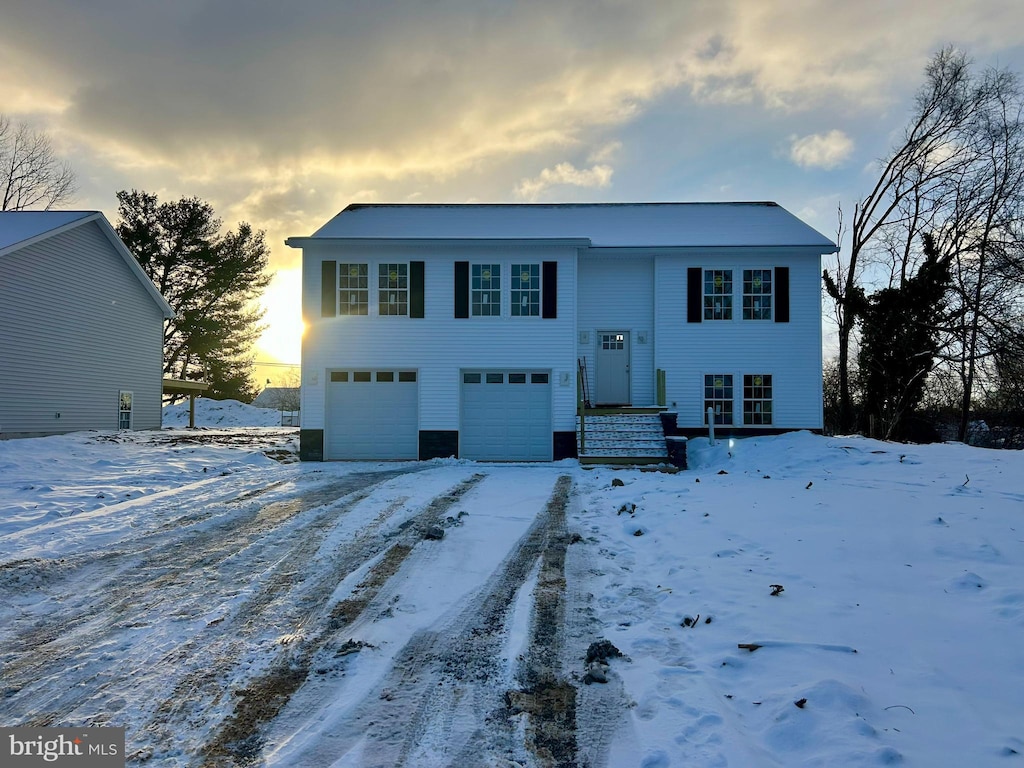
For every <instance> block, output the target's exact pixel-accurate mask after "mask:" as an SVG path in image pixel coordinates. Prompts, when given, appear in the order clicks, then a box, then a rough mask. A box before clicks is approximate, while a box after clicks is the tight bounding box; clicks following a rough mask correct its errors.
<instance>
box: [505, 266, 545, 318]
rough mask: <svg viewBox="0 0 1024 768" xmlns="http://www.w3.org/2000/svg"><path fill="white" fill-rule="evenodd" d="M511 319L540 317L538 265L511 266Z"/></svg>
mask: <svg viewBox="0 0 1024 768" xmlns="http://www.w3.org/2000/svg"><path fill="white" fill-rule="evenodd" d="M510 287H511V292H510V300H511V306H512V317H540V264H513V265H512V279H511V286H510Z"/></svg>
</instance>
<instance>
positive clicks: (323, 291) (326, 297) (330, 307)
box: [320, 261, 338, 317]
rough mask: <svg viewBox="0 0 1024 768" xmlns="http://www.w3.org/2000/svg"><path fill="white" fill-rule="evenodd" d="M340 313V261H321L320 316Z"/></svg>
mask: <svg viewBox="0 0 1024 768" xmlns="http://www.w3.org/2000/svg"><path fill="white" fill-rule="evenodd" d="M337 314H338V262H336V261H322V262H320V316H321V317H334V316H335V315H337Z"/></svg>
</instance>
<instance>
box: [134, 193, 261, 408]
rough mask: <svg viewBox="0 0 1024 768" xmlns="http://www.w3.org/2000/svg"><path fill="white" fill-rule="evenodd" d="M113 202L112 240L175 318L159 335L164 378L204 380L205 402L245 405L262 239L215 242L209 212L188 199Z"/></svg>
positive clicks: (248, 231) (255, 234) (246, 236)
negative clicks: (142, 272) (115, 210)
mask: <svg viewBox="0 0 1024 768" xmlns="http://www.w3.org/2000/svg"><path fill="white" fill-rule="evenodd" d="M117 200H118V223H117V234H118V235H119V236H120V237H121V239H122V240H123V241H124V244H125V245H126V246H127V247H128V249H129V250H130V251H131V252H132V253H133V254H134V255H135V258H136V259H138V261H139V264H140V265H141V266H142V268H143V270H145V272H146V274H147V275H149V277H150V279H152V280H153V282H154V283H156V285H157V287H158V288H159V289H160V292H161V293H162V294H163V295H164V298H166V299H167V301H168V303H169V304H170V305H171V307H172V308H173V309H174V311H175V314H176V316H175V318H174V319H172V320H170V321H168V322H167V324H166V326H165V328H164V375H166V376H168V377H171V378H176V379H191V380H205V381H207V382H209V384H210V389H209V390H208V391H207V394H208V395H209V396H210V397H214V398H220V399H222V398H232V399H236V400H242V401H243V402H250V401H252V399H253V398H254V397H255V396H256V394H257V391H258V390H257V387H256V384H255V381H254V380H253V356H252V345H253V343H254V342H255V341H256V338H257V337H258V336H259V334H260V332H261V331H262V330H263V328H262V326H261V325H260V320H261V319H262V316H263V311H262V310H261V309H259V308H258V307H257V306H256V301H257V300H258V299H259V297H260V295H261V294H262V293H263V290H264V289H265V288H266V287H267V284H268V283H269V282H270V275H268V274H267V273H266V267H267V257H268V250H267V246H266V244H265V242H264V239H263V232H262V231H258V230H253V229H252V227H250V226H249V225H248V224H246V223H241V224H239V225H238V228H237V229H236V230H234V231H228V232H226V233H224V234H221V221H220V220H219V219H218V218H216V216H215V214H214V211H213V207H212V206H211V205H210V204H209V203H206V202H204V201H202V200H199V199H198V198H194V197H190V198H182V199H181V200H178V201H176V202H169V203H160V202H158V200H157V196H156V195H153V194H149V193H147V192H141V191H136V190H132V191H131V192H127V191H121V192H118V193H117Z"/></svg>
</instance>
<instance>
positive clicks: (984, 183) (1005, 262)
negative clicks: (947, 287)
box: [944, 70, 1024, 440]
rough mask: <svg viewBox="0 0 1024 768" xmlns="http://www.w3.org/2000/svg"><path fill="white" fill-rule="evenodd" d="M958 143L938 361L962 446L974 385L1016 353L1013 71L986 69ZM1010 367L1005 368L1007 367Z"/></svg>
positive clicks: (1023, 134) (1023, 206)
mask: <svg viewBox="0 0 1024 768" xmlns="http://www.w3.org/2000/svg"><path fill="white" fill-rule="evenodd" d="M976 90H977V93H978V94H979V96H978V98H976V99H975V101H976V102H977V108H976V109H975V110H974V111H973V112H972V117H971V122H970V124H969V126H968V133H967V135H965V136H964V138H963V140H962V142H961V143H962V144H963V146H964V147H965V148H966V149H967V151H968V152H969V153H970V163H969V165H968V167H967V170H966V172H965V173H964V174H962V175H960V176H957V177H954V178H951V179H950V180H949V181H950V183H949V185H948V191H947V197H948V198H949V199H951V200H955V201H956V205H955V206H954V207H953V211H952V212H953V213H954V215H953V216H952V217H951V218H950V219H948V220H947V221H946V222H945V227H944V229H945V231H946V232H947V233H948V239H949V241H950V242H951V243H952V244H953V245H954V247H953V249H952V253H953V256H954V258H955V260H956V264H955V270H954V277H955V281H954V289H955V290H954V296H953V301H954V302H955V303H956V305H957V308H956V311H955V312H954V313H953V316H952V322H951V323H950V326H949V329H948V333H949V344H948V351H947V353H946V355H945V356H944V357H945V359H946V360H947V362H949V363H951V364H952V366H953V367H954V369H955V370H956V371H957V373H958V374H959V376H960V380H961V388H962V391H961V403H960V409H959V410H960V419H959V425H958V430H957V439H959V440H965V439H966V436H967V431H968V426H969V423H970V417H971V409H972V402H973V399H974V398H975V396H976V394H977V392H976V388H977V384H978V381H979V379H988V380H994V379H995V378H996V377H997V368H999V367H1002V368H1003V369H1004V370H1005V369H1006V367H1007V365H1008V363H1007V362H1006V361H1005V360H1000V359H999V358H1000V356H1003V355H1005V354H1007V350H1016V349H1019V344H1017V343H1016V341H1017V340H1018V339H1019V338H1020V336H1021V327H1020V304H1021V301H1022V300H1024V282H1022V280H1021V278H1022V277H1024V263H1022V257H1024V248H1022V241H1021V222H1022V218H1024V91H1022V88H1021V85H1020V80H1019V78H1018V76H1017V75H1016V74H1014V73H1011V72H1007V71H1005V70H988V71H987V72H985V73H984V74H983V75H982V77H981V78H980V79H979V82H978V86H977V89H976ZM1011 367H1012V366H1011Z"/></svg>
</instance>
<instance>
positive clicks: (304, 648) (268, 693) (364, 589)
mask: <svg viewBox="0 0 1024 768" xmlns="http://www.w3.org/2000/svg"><path fill="white" fill-rule="evenodd" d="M484 477H485V475H482V474H475V475H473V476H472V477H470V478H468V479H467V480H464V481H462V482H461V483H459V484H458V485H457V486H456V487H455V488H453V489H451V490H449V491H448V492H446V493H444V494H442V495H440V496H437V497H435V498H434V499H433V501H431V502H430V504H429V505H428V506H427V507H426V508H425V509H424V510H423V511H422V512H421V513H419V514H418V515H416V516H415V517H413V518H412V519H410V520H409V521H407V522H406V523H405V524H403V525H402V526H401V528H400V532H399V533H398V534H397V535H396V536H392V537H385V538H383V539H379V540H378V541H377V542H376V543H373V541H372V539H373V536H372V533H367V534H366V535H365V536H363V537H362V538H363V539H364V541H362V542H359V543H357V544H356V546H353V547H351V548H347V551H346V552H345V553H343V554H342V555H341V556H340V557H338V558H337V559H336V562H334V563H333V567H331V568H326V569H324V571H323V573H322V575H321V576H320V577H319V579H318V580H317V585H316V587H315V588H314V589H313V590H312V594H313V595H315V596H316V598H317V599H315V600H313V601H311V604H310V605H308V606H307V607H306V608H305V611H304V613H305V615H304V616H303V617H302V618H301V620H300V622H299V625H300V626H305V627H308V628H309V630H308V631H307V632H306V633H305V635H304V636H299V635H298V633H297V636H299V640H298V642H296V643H294V644H291V645H288V646H285V647H283V649H282V651H281V653H280V654H279V656H278V658H277V659H275V660H274V662H273V663H272V664H271V666H270V668H269V669H268V671H267V672H265V673H264V674H263V675H261V676H260V677H259V678H257V679H255V680H252V681H250V683H249V684H248V686H247V687H246V688H245V689H243V690H241V691H239V692H238V694H237V699H236V702H235V705H234V709H233V711H232V713H231V715H230V716H229V717H228V718H227V719H226V720H225V721H224V722H223V723H222V724H221V726H220V728H219V729H218V731H217V733H216V734H214V735H213V737H212V738H211V739H209V740H208V741H207V742H206V744H205V745H204V746H203V747H202V748H201V750H200V754H201V756H202V760H203V762H202V764H203V765H204V766H210V768H221V767H222V766H229V765H249V764H251V763H253V762H255V761H257V760H258V758H259V754H260V752H261V751H262V748H263V727H264V726H265V725H266V724H267V723H269V722H270V721H271V720H273V719H274V718H275V717H276V716H277V714H278V713H279V712H280V711H281V709H282V708H283V707H284V706H285V705H286V704H287V703H288V701H289V700H290V698H291V696H292V694H294V693H295V691H297V690H298V689H299V687H300V686H301V685H302V684H303V682H305V680H306V678H307V676H308V675H309V672H310V668H311V666H312V663H313V659H314V657H315V656H316V654H317V653H318V652H319V651H320V650H321V649H323V648H324V647H325V646H326V645H327V644H328V643H329V642H331V641H334V640H336V639H337V634H338V633H339V632H340V631H342V630H343V629H344V628H345V627H347V626H348V625H350V624H351V623H352V622H354V621H355V620H356V619H357V618H358V617H359V616H360V615H361V614H362V612H363V611H364V610H365V609H366V607H367V605H368V604H369V603H370V602H371V601H372V600H373V598H374V597H375V596H376V595H377V594H378V593H379V592H380V590H381V588H382V587H383V586H384V585H385V584H386V583H387V581H388V580H389V579H390V578H391V577H392V576H394V574H395V573H396V572H397V571H398V569H399V568H400V567H401V565H402V563H403V562H404V560H405V559H406V558H407V557H408V556H409V554H410V553H411V552H412V550H413V548H414V547H415V545H416V543H417V542H418V541H420V540H421V539H422V538H423V535H424V533H425V532H426V530H427V529H428V528H429V527H431V526H433V525H436V524H437V523H438V522H440V521H441V519H442V516H443V515H444V513H445V512H446V511H447V510H448V509H449V508H450V507H451V506H452V505H453V504H455V502H457V501H458V500H459V499H460V498H461V497H462V496H464V495H465V494H466V493H467V492H468V491H469V490H470V489H471V488H473V487H474V486H475V485H476V484H477V483H479V482H480V481H481V480H483V479H484ZM392 539H397V540H395V541H393V542H392ZM375 550H376V551H375ZM381 550H383V554H382V555H381V556H380V559H379V560H378V561H377V562H376V563H374V564H373V566H372V567H371V568H370V569H369V571H368V573H367V575H366V576H365V577H364V578H363V580H362V581H361V582H360V584H359V585H357V587H356V588H355V590H354V593H353V594H352V595H351V596H350V597H348V598H346V599H344V600H342V601H341V602H339V603H337V604H336V605H334V606H333V608H331V609H330V611H329V612H328V611H327V605H326V603H327V602H328V600H329V598H330V596H331V595H332V594H333V592H334V590H335V588H336V587H337V586H338V584H339V583H341V582H342V581H343V580H344V579H345V577H347V576H348V575H349V574H350V573H352V572H353V571H354V570H356V569H358V568H359V567H360V566H362V565H364V564H365V563H366V562H367V560H368V559H372V558H373V557H374V556H376V554H378V552H379V551H381Z"/></svg>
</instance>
